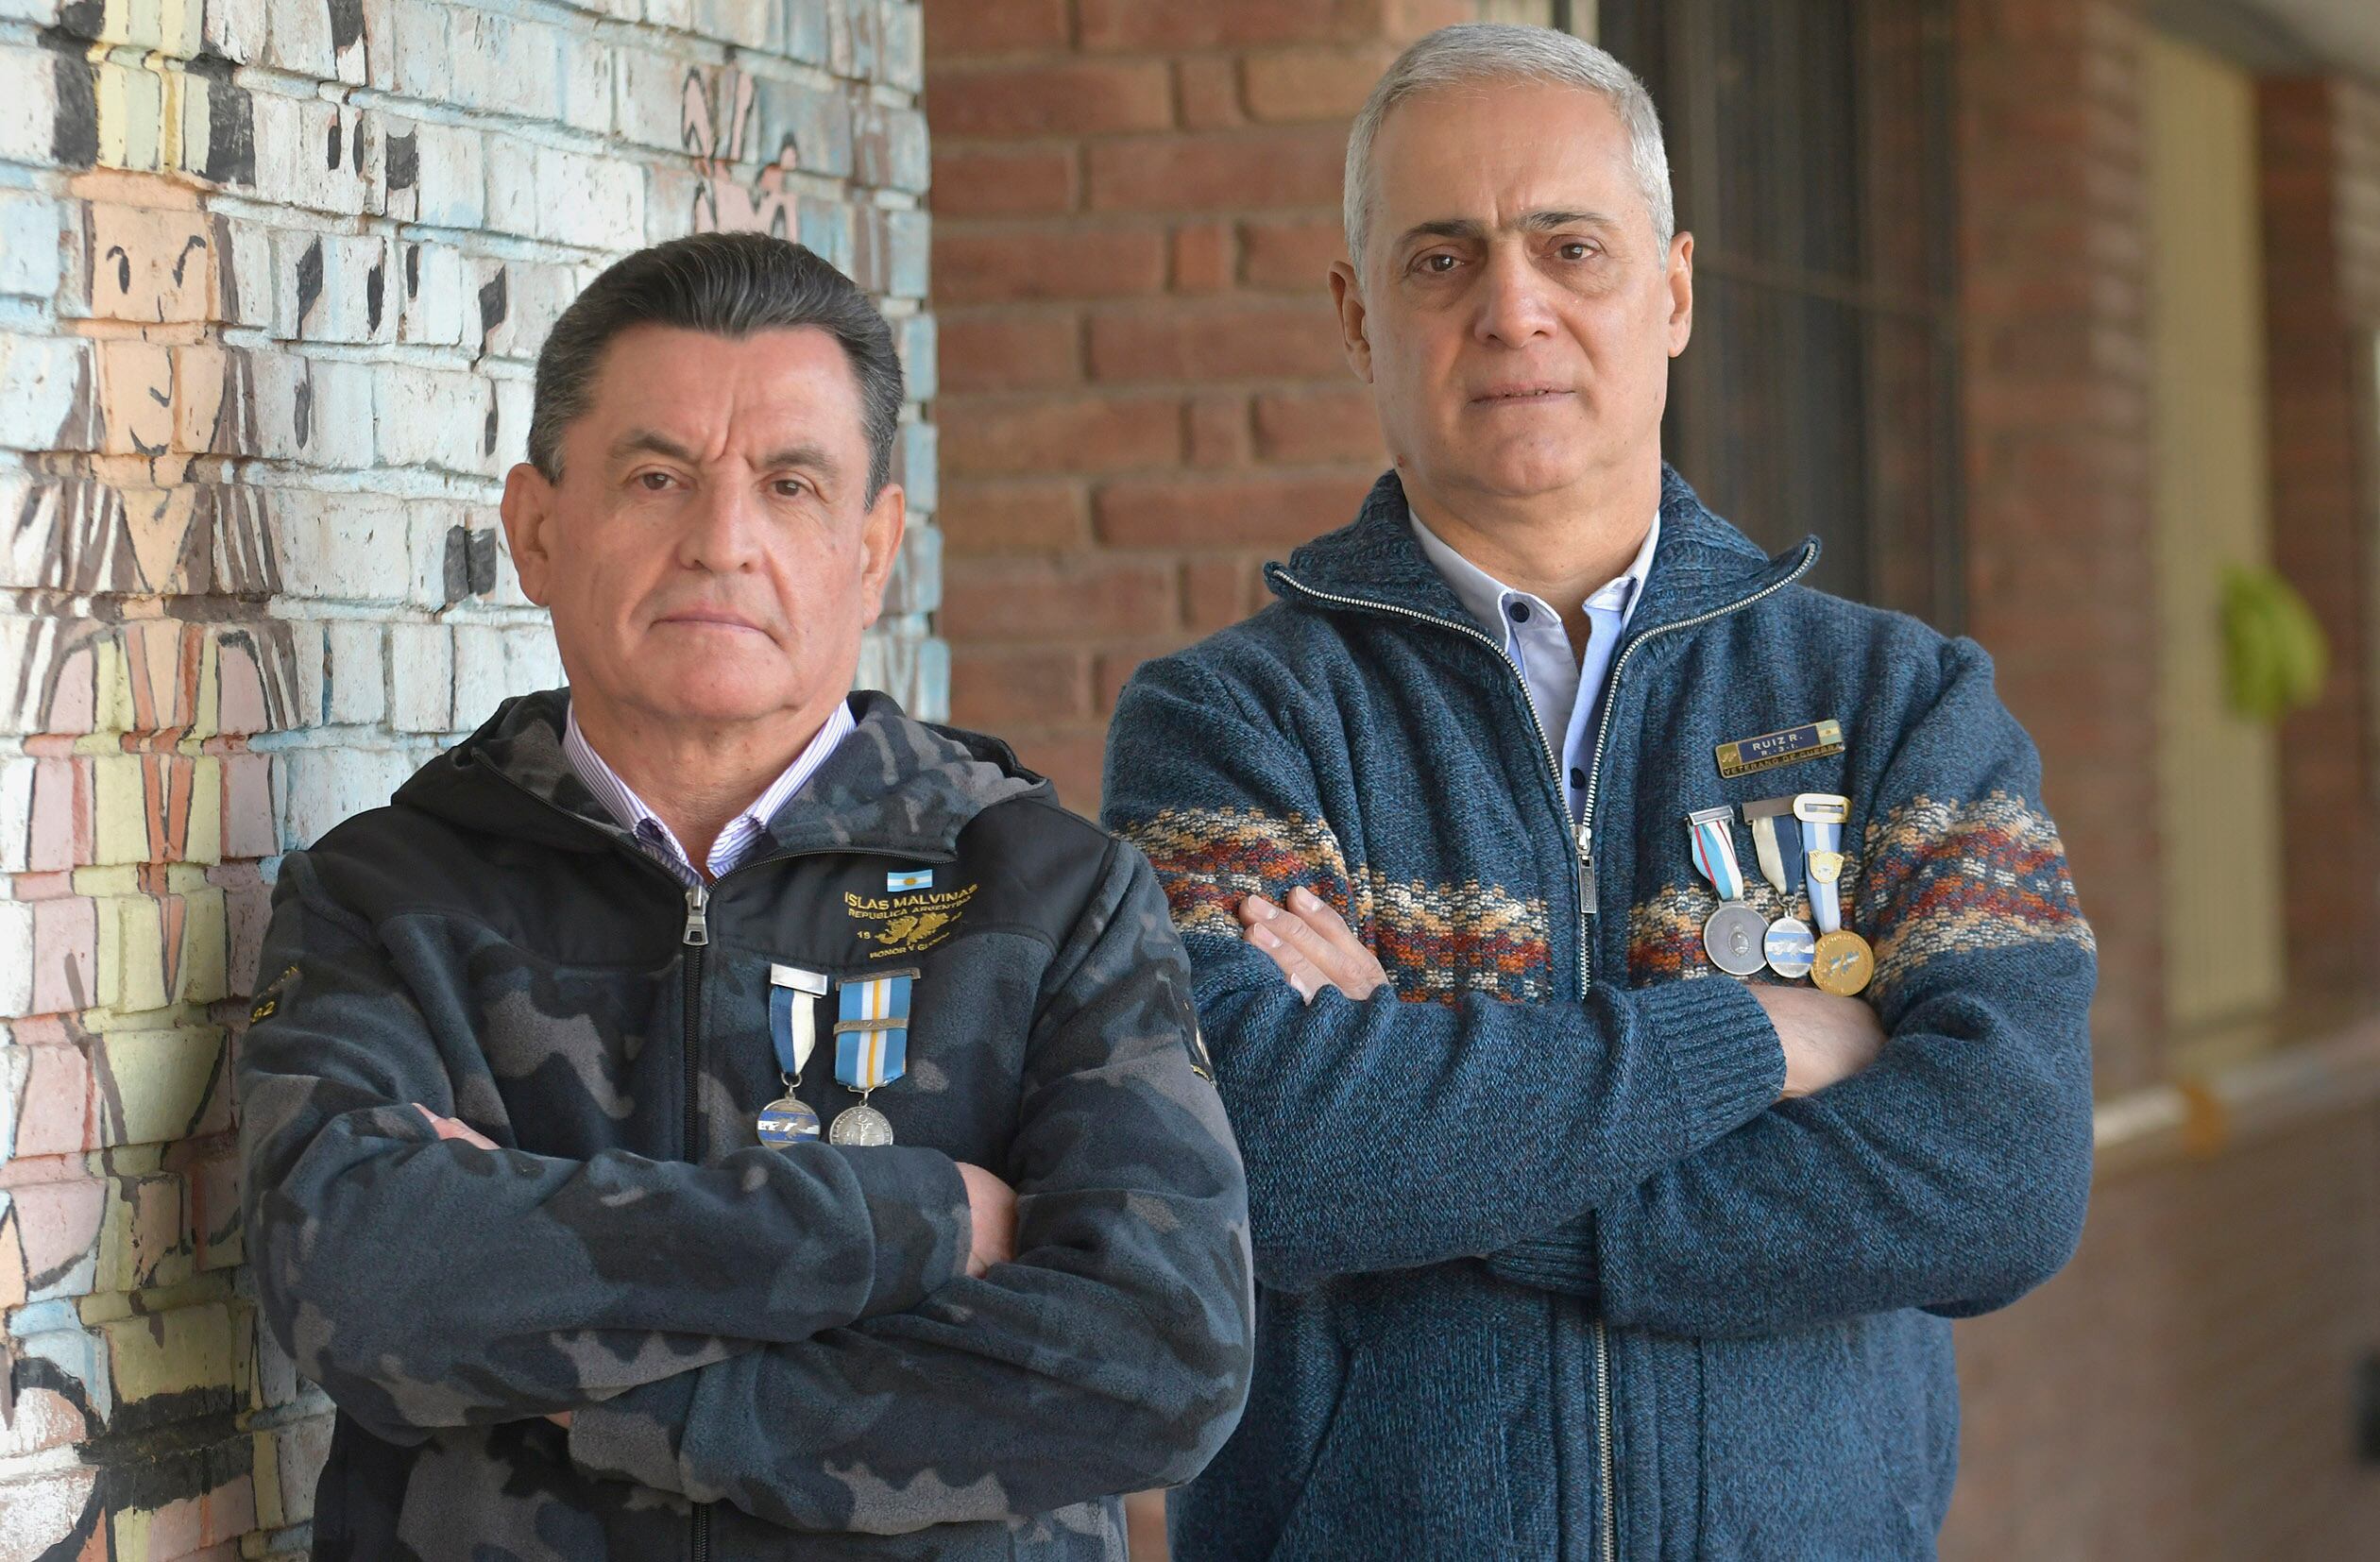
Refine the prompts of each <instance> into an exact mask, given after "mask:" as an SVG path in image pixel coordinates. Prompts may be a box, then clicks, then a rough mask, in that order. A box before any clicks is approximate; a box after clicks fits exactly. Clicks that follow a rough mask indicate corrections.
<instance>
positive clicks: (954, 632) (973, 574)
mask: <svg viewBox="0 0 2380 1562" xmlns="http://www.w3.org/2000/svg"><path fill="white" fill-rule="evenodd" d="M1178 605H1179V603H1178V600H1177V594H1176V592H1175V589H1174V578H1173V569H1172V568H1171V566H1170V565H1169V564H1168V563H1165V562H1164V561H1157V560H1145V559H1120V558H1103V557H1092V558H1071V559H1031V558H999V559H994V558H985V559H978V561H977V562H976V563H975V564H974V565H973V566H972V567H971V568H970V569H967V570H966V571H965V573H964V575H963V576H962V577H961V578H958V579H954V580H953V581H952V582H951V583H950V585H949V587H948V591H947V594H946V596H945V597H944V603H943V620H942V627H943V633H944V634H945V635H947V636H948V637H950V638H951V640H952V641H953V642H954V643H962V644H963V643H965V642H969V641H975V640H1012V641H1028V640H1029V641H1039V642H1052V641H1063V640H1097V639H1101V638H1112V637H1116V636H1120V635H1131V634H1147V633H1148V631H1149V630H1150V629H1151V628H1163V627H1165V626H1167V625H1170V624H1171V623H1173V622H1174V620H1175V618H1176V616H1177V611H1178Z"/></svg>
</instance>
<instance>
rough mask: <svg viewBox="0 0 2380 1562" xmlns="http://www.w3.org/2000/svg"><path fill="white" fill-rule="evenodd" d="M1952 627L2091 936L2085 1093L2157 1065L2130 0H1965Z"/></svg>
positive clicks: (2141, 259)
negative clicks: (1985, 681) (1960, 477)
mask: <svg viewBox="0 0 2380 1562" xmlns="http://www.w3.org/2000/svg"><path fill="white" fill-rule="evenodd" d="M1958 26H1959V44H1958V53H1959V63H1958V70H1957V90H1958V93H1959V95H1960V107H1959V110H1958V114H1959V133H1958V157H1959V176H1958V178H1959V206H1960V218H1961V241H1960V252H1959V261H1960V302H1961V311H1962V314H1963V317H1964V320H1963V324H1964V331H1963V336H1964V340H1963V344H1962V350H1963V362H1962V365H1961V368H1962V375H1963V382H1964V383H1963V390H1964V402H1965V405H1964V412H1965V416H1964V445H1965V450H1964V456H1965V463H1966V504H1967V513H1966V546H1967V560H1968V573H1967V592H1968V626H1969V628H1970V630H1971V632H1972V633H1973V634H1974V635H1975V637H1977V638H1978V639H1980V640H1981V641H1982V642H1983V644H1984V645H1985V646H1986V647H1988V648H1989V649H1990V650H1991V653H1992V654H1993V656H1994V658H1995V659H1996V661H1997V663H1998V670H1999V686H2000V692H2001V694H2002V695H2003V696H2004V697H2005V698H2006V700H2007V702H2008V704H2009V706H2010V707H2011V708H2012V709H2013V710H2015V713H2016V715H2017V716H2018V718H2019V719H2021V720H2022V721H2023V722H2024V723H2025V725H2026V726H2027V727H2028V728H2030V729H2031V730H2032V734H2033V737H2034V739H2035V740H2036V741H2038V742H2039V744H2040V746H2041V751H2042V762H2043V767H2044V770H2045V773H2046V775H2047V782H2046V786H2047V790H2048V795H2049V805H2050V807H2051V810H2052V811H2053V812H2054V813H2055V814H2056V815H2057V818H2058V823H2059V826H2060V828H2061V829H2062V830H2063V831H2064V833H2065V836H2066V844H2067V848H2068V850H2069V852H2070V853H2071V855H2072V859H2073V863H2074V874H2075V880H2076V884H2077V886H2078V888H2079V889H2080V890H2081V891H2082V895H2083V908H2084V909H2085V910H2086V911H2087V912H2088V913H2089V914H2090V917H2091V922H2092V925H2093V926H2094V927H2095V928H2096V929H2097V931H2098V934H2099V940H2100V1001H2099V1006H2098V1009H2097V1010H2096V1011H2095V1013H2094V1035H2095V1038H2096V1040H2097V1044H2098V1053H2099V1082H2100V1090H2101V1091H2102V1093H2105V1092H2110V1091H2120V1090H2125V1089H2130V1088H2133V1087H2136V1086H2139V1085H2144V1084H2147V1083H2150V1082H2151V1081H2152V1080H2154V1079H2155V1078H2159V1077H2160V1075H2161V1074H2162V1069H2161V1067H2160V1064H2159V1060H2158V1058H2157V1047H2156V1043H2155V1039H2154V1038H2155V1035H2156V1027H2157V1022H2158V1017H2159V1012H2160V1009H2161V1007H2162V1002H2161V983H2162V974H2161V966H2160V961H2159V952H2158V942H2159V931H2160V923H2159V918H2158V911H2157V906H2158V884H2159V867H2158V862H2159V848H2158V841H2157V835H2156V830H2157V798H2156V789H2155V788H2156V775H2155V770H2156V753H2157V745H2156V726H2155V721H2156V706H2155V687H2156V686H2155V677H2156V670H2155V649H2156V642H2157V637H2156V617H2155V601H2154V598H2153V597H2152V595H2151V585H2152V583H2151V578H2150V574H2149V560H2150V558H2151V534H2150V523H2151V513H2150V494H2151V485H2150V467H2149V462H2150V460H2151V449H2150V444H2151V430H2150V403H2149V340H2148V331H2149V325H2148V315H2147V287H2148V264H2149V256H2148V252H2147V239H2146V229H2147V200H2148V192H2147V170H2146V167H2145V163H2144V160H2143V151H2142V131H2141V90H2142V89H2141V66H2140V33H2139V26H2140V24H2139V21H2138V17H2137V7H2136V4H2135V3H2134V0H1964V3H1963V4H1962V5H1961V6H1960V8H1959V12H1958Z"/></svg>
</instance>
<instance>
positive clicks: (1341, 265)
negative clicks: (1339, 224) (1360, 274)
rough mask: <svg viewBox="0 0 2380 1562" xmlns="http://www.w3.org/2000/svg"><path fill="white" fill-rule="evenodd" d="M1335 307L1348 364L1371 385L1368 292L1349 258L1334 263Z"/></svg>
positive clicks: (1333, 286)
mask: <svg viewBox="0 0 2380 1562" xmlns="http://www.w3.org/2000/svg"><path fill="white" fill-rule="evenodd" d="M1331 307H1333V308H1334V309H1335V310H1337V311H1338V322H1339V345H1340V346H1341V347H1343V348H1346V349H1347V366H1348V367H1349V368H1352V369H1353V370H1354V371H1355V378H1356V379H1358V380H1361V381H1362V382H1364V383H1365V384H1367V385H1369V384H1370V383H1371V382H1372V364H1371V337H1370V336H1369V335H1368V334H1366V332H1365V326H1366V323H1367V318H1368V315H1367V312H1366V310H1365V308H1364V294H1363V289H1362V287H1361V286H1360V285H1359V283H1358V282H1357V280H1356V277H1355V268H1354V267H1353V266H1352V265H1350V264H1349V263H1347V262H1345V261H1333V262H1332V263H1331Z"/></svg>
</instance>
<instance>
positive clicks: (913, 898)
mask: <svg viewBox="0 0 2380 1562" xmlns="http://www.w3.org/2000/svg"><path fill="white" fill-rule="evenodd" d="M975 892H976V886H974V885H972V884H970V885H968V886H967V887H966V888H965V889H963V890H937V891H925V892H912V893H908V894H902V895H897V896H886V897H882V898H879V897H877V896H875V895H862V894H857V893H852V892H849V891H846V892H845V893H844V895H843V909H844V910H845V911H846V912H848V913H849V914H850V917H851V920H852V921H853V922H855V923H857V924H858V926H857V927H856V928H854V929H853V936H854V937H856V938H857V939H859V942H862V943H873V944H875V945H876V947H875V948H874V949H871V950H869V951H868V958H869V959H872V960H880V959H892V958H893V956H895V955H914V954H917V953H920V952H921V951H923V950H927V949H931V948H932V947H933V946H934V945H936V944H938V943H940V942H943V941H944V939H946V938H948V937H950V935H951V934H952V933H954V932H956V931H957V930H958V924H959V917H960V913H961V912H962V911H964V910H965V909H966V908H967V902H969V901H971V900H973V899H975Z"/></svg>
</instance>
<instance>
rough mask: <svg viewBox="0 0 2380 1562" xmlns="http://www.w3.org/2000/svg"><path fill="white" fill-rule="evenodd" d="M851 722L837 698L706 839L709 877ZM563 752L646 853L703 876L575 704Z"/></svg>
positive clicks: (756, 833) (749, 849)
mask: <svg viewBox="0 0 2380 1562" xmlns="http://www.w3.org/2000/svg"><path fill="white" fill-rule="evenodd" d="M852 725H853V722H852V720H851V702H849V701H848V700H842V701H838V702H836V705H835V708H834V712H833V714H831V715H829V716H828V717H827V718H826V723H825V725H824V726H822V727H820V728H819V729H818V736H817V737H815V738H813V739H810V740H809V746H808V747H807V748H805V749H804V750H802V752H801V753H800V754H798V755H796V756H794V759H793V762H792V763H791V764H790V765H788V766H786V767H785V773H783V774H781V775H779V776H778V777H777V778H776V779H775V780H774V781H772V782H770V783H769V789H768V790H766V791H764V792H762V793H761V794H760V795H759V796H757V797H756V798H754V799H753V800H752V805H751V806H749V807H747V808H745V809H744V810H743V812H741V813H740V814H738V815H736V817H735V818H733V819H731V820H729V821H728V822H727V827H726V828H725V829H723V830H722V831H720V832H719V839H718V840H715V841H713V842H711V849H710V861H709V868H710V876H711V877H712V878H717V877H718V876H719V875H720V874H723V873H726V872H727V871H728V870H729V869H731V868H733V867H735V866H736V864H738V863H739V862H741V861H742V860H743V859H744V858H745V857H750V856H751V855H752V853H753V849H754V848H755V847H756V846H757V845H759V843H760V841H761V840H762V839H763V838H764V837H765V835H766V834H767V832H768V827H769V820H770V819H771V817H773V816H774V814H775V813H776V811H777V809H779V808H781V807H783V806H785V803H786V800H787V799H788V798H790V797H791V796H792V795H793V794H794V793H795V792H797V791H799V790H801V789H802V783H803V782H805V781H807V780H808V779H809V778H810V775H811V774H812V773H814V772H815V771H816V770H817V769H818V767H819V766H821V765H823V764H825V762H826V756H828V755H830V754H832V753H834V752H835V749H836V746H837V745H838V744H840V743H842V740H843V739H845V738H846V737H848V736H849V735H850V733H851V729H852ZM562 752H563V754H565V755H566V756H569V758H570V768H571V769H572V770H574V771H576V772H578V778H579V779H580V780H581V781H584V782H586V783H587V790H589V791H591V792H593V793H594V794H595V800H596V801H597V802H599V803H601V804H603V805H604V808H605V809H606V810H607V811H609V813H610V814H611V816H612V817H613V818H614V819H617V820H619V821H620V822H621V823H622V824H624V825H626V826H627V827H628V829H629V831H630V833H632V834H634V835H635V836H636V838H637V844H638V845H639V846H641V847H643V848H644V850H645V855H646V856H648V857H652V858H653V859H654V860H655V862H658V863H659V864H661V866H663V867H664V868H667V869H669V870H670V872H672V874H676V875H677V876H678V878H679V880H680V881H681V882H683V883H686V884H699V883H701V882H702V879H703V875H702V874H697V873H696V872H695V871H694V864H693V863H692V861H691V860H689V858H688V857H687V855H686V848H685V847H684V846H683V845H681V844H680V843H679V841H678V838H677V837H676V836H674V835H672V834H671V833H670V827H669V826H668V825H667V824H664V823H661V816H660V815H658V814H656V813H655V812H654V811H653V810H652V809H651V808H649V807H647V806H645V801H644V799H643V798H641V797H638V795H637V794H636V792H635V791H634V790H633V789H630V787H629V785H628V783H627V782H625V781H622V780H621V778H620V773H619V772H618V771H615V770H613V769H612V768H611V767H610V766H609V765H607V764H605V763H604V756H602V755H600V754H597V753H596V752H595V747H594V745H593V744H591V743H589V742H588V741H587V735H586V734H585V733H583V732H581V731H580V730H579V722H578V709H577V707H576V706H575V705H573V706H572V707H571V709H570V721H569V722H568V723H567V725H566V729H565V730H564V732H563V734H562Z"/></svg>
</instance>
